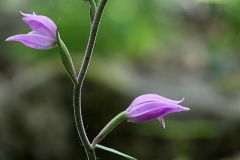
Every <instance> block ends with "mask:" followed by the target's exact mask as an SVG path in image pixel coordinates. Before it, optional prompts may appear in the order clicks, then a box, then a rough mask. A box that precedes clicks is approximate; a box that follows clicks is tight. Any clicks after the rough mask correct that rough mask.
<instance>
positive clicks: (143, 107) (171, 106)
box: [126, 94, 190, 128]
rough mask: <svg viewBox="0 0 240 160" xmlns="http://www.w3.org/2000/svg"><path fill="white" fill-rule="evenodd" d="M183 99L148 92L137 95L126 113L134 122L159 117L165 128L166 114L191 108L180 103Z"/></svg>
mask: <svg viewBox="0 0 240 160" xmlns="http://www.w3.org/2000/svg"><path fill="white" fill-rule="evenodd" d="M183 101H184V98H183V99H182V100H180V101H174V100H171V99H167V98H165V97H162V96H159V95H156V94H146V95H142V96H139V97H137V98H136V99H135V100H134V101H133V102H132V104H131V105H130V106H129V107H128V108H127V110H126V115H127V117H128V120H129V121H130V122H133V123H141V122H146V121H150V120H153V119H158V120H160V122H161V124H162V126H163V128H165V121H164V117H165V116H167V115H169V114H171V113H174V112H181V111H188V110H190V109H189V108H186V107H183V106H181V105H179V103H181V102H183Z"/></svg>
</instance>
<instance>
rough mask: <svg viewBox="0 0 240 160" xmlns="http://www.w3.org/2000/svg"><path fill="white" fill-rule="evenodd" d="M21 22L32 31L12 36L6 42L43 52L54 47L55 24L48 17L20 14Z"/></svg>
mask: <svg viewBox="0 0 240 160" xmlns="http://www.w3.org/2000/svg"><path fill="white" fill-rule="evenodd" d="M21 14H22V15H23V18H22V19H23V21H24V22H25V23H26V24H27V25H28V26H29V27H30V28H31V29H32V31H31V32H29V33H28V34H19V35H14V36H11V37H9V38H7V39H6V41H18V42H21V43H23V44H24V45H25V46H28V47H30V48H34V49H39V50H45V49H50V48H53V47H55V45H56V39H57V38H56V31H57V26H56V24H55V23H54V22H53V21H52V20H51V19H50V18H48V17H46V16H42V15H36V13H35V12H33V14H26V13H22V12H21Z"/></svg>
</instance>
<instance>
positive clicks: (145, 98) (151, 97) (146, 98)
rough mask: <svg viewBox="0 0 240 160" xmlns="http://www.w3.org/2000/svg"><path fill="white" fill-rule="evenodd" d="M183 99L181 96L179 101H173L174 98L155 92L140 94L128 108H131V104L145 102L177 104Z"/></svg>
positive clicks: (135, 104)
mask: <svg viewBox="0 0 240 160" xmlns="http://www.w3.org/2000/svg"><path fill="white" fill-rule="evenodd" d="M183 101H184V98H182V99H181V100H179V101H175V100H171V99H168V98H165V97H162V96H159V95H157V94H145V95H142V96H139V97H137V98H136V99H135V100H134V101H133V102H132V104H131V105H130V107H129V108H128V110H129V109H131V108H132V106H137V105H140V104H142V103H147V102H165V103H173V104H179V103H181V102H183Z"/></svg>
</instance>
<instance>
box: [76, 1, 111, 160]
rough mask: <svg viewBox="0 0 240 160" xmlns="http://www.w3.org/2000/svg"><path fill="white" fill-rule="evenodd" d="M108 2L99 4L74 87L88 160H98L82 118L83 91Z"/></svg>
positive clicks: (77, 125)
mask: <svg viewBox="0 0 240 160" xmlns="http://www.w3.org/2000/svg"><path fill="white" fill-rule="evenodd" d="M106 2H107V0H101V1H100V2H99V7H98V9H97V11H96V14H95V16H94V20H93V23H92V26H91V31H90V35H89V39H88V44H87V48H86V52H85V56H84V59H83V63H82V66H81V69H80V71H79V74H78V78H77V79H78V84H77V85H75V86H74V95H73V103H74V105H73V106H74V118H75V123H76V128H77V131H78V135H79V138H80V140H81V142H82V144H83V146H84V148H85V151H86V154H87V157H88V160H96V154H95V150H94V148H93V147H92V146H91V144H90V142H89V140H88V137H87V134H86V131H85V127H84V124H83V118H82V110H81V102H82V101H81V91H82V85H83V81H84V78H85V75H86V72H87V69H88V65H89V62H90V59H91V55H92V52H93V49H94V44H95V40H96V36H97V31H98V28H99V24H100V20H101V16H102V14H103V10H104V7H105V5H106Z"/></svg>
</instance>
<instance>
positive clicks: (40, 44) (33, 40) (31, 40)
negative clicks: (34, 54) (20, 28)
mask: <svg viewBox="0 0 240 160" xmlns="http://www.w3.org/2000/svg"><path fill="white" fill-rule="evenodd" d="M6 41H18V42H21V43H23V44H24V45H26V46H28V47H30V48H34V49H42V50H45V49H50V48H53V47H54V46H55V40H53V39H50V38H48V37H45V36H42V35H38V34H34V32H30V33H29V34H19V35H15V36H11V37H9V38H7V39H6Z"/></svg>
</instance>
